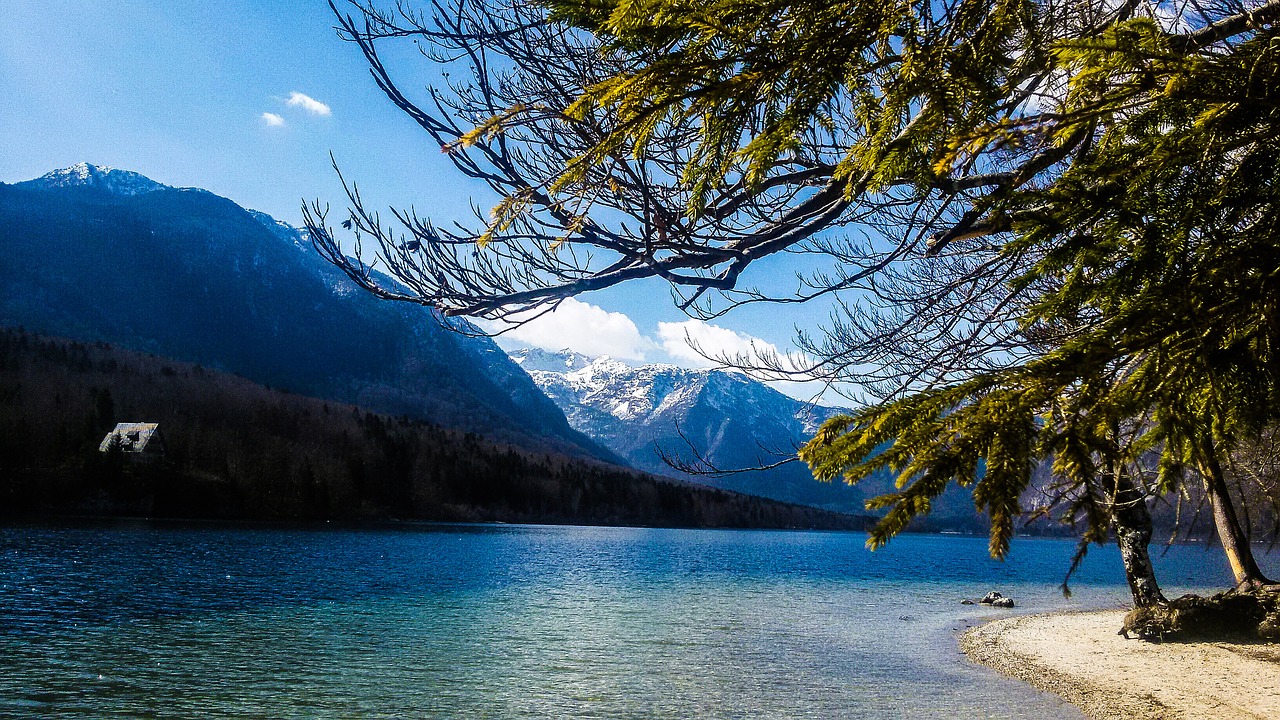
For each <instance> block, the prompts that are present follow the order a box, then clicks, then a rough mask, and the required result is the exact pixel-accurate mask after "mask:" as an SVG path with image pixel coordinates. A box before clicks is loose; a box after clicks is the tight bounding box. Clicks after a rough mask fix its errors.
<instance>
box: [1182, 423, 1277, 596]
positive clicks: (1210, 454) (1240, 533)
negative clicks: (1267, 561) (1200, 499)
mask: <svg viewBox="0 0 1280 720" xmlns="http://www.w3.org/2000/svg"><path fill="white" fill-rule="evenodd" d="M1200 455H1201V458H1200V463H1199V464H1200V474H1201V475H1202V476H1204V486H1205V492H1206V493H1207V494H1208V495H1209V505H1210V507H1212V508H1213V524H1214V527H1215V528H1216V529H1217V531H1218V540H1219V541H1220V542H1221V543H1222V550H1223V552H1225V553H1226V554H1227V562H1229V563H1231V572H1232V573H1233V574H1234V575H1235V578H1236V588H1237V589H1240V590H1257V589H1259V588H1261V587H1263V586H1265V585H1271V584H1273V583H1272V582H1271V581H1270V580H1268V579H1267V578H1266V576H1265V575H1263V574H1262V570H1260V569H1259V568H1258V563H1257V562H1256V561H1255V560H1254V559H1253V548H1251V547H1250V546H1249V536H1248V534H1247V533H1245V531H1244V528H1243V527H1241V525H1240V519H1239V518H1238V517H1237V516H1236V509H1235V505H1233V504H1232V502H1231V496H1230V495H1229V494H1228V493H1227V480H1226V477H1225V476H1224V475H1223V474H1222V466H1221V465H1220V464H1219V463H1218V455H1217V452H1216V450H1215V449H1214V447H1213V442H1212V441H1209V440H1206V441H1205V442H1203V443H1202V444H1201V446H1200Z"/></svg>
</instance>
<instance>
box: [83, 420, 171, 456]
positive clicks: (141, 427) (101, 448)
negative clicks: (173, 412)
mask: <svg viewBox="0 0 1280 720" xmlns="http://www.w3.org/2000/svg"><path fill="white" fill-rule="evenodd" d="M159 429H160V424H159V423H146V422H122V423H118V424H117V425H116V428H115V429H114V430H112V431H111V432H109V433H107V435H106V437H104V438H102V443H101V444H99V445H98V452H107V451H108V450H110V449H111V439H112V438H114V437H119V438H120V449H121V450H123V451H125V452H134V453H140V452H142V451H144V450H146V448H147V443H149V442H151V439H152V438H154V437H155V436H156V432H157V431H159Z"/></svg>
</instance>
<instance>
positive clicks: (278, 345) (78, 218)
mask: <svg viewBox="0 0 1280 720" xmlns="http://www.w3.org/2000/svg"><path fill="white" fill-rule="evenodd" d="M0 323H2V324H5V325H20V326H24V327H26V328H28V329H32V330H37V331H40V332H46V333H52V334H58V335H63V336H67V337H72V338H76V339H84V340H103V341H107V342H112V343H115V344H118V345H121V346H124V347H128V348H132V349H137V350H144V351H147V352H152V353H156V354H158V355H164V356H168V357H174V358H178V359H182V360H188V361H192V362H198V363H203V364H205V365H209V366H213V367H217V368H220V369H224V370H227V371H230V372H234V373H237V374H240V375H243V376H245V377H247V378H250V379H253V380H255V381H258V382H263V383H268V384H270V385H273V386H277V387H281V388H286V389H289V390H293V391H296V392H299V393H303V394H307V395H313V396H317V397H323V398H329V399H334V400H339V401H345V402H353V403H357V404H360V405H362V406H365V407H369V408H371V409H375V410H378V411H381V412H389V413H395V414H401V413H403V414H408V415H411V416H414V417H419V418H423V419H427V420H431V421H434V422H438V423H440V424H442V425H446V426H449V427H457V428H461V429H465V430H471V431H476V432H482V433H486V434H489V435H491V436H493V437H497V438H500V439H505V440H510V441H516V442H520V443H522V444H525V445H530V446H538V447H542V446H546V447H554V448H558V449H562V450H570V451H577V452H586V453H589V454H593V455H597V456H601V457H611V455H610V454H609V453H608V452H607V451H603V450H601V449H600V448H599V446H597V445H596V444H594V443H593V442H591V441H590V440H588V439H586V438H585V437H583V436H582V435H580V434H579V433H577V432H575V431H574V430H573V429H572V428H570V427H569V425H568V423H567V422H566V421H565V419H564V416H563V414H562V413H561V411H560V410H559V409H558V408H557V407H556V406H555V405H554V404H553V403H551V402H550V401H548V400H547V399H546V398H545V397H543V396H542V394H541V393H540V392H539V391H538V390H537V388H536V387H535V386H534V385H533V384H532V383H531V382H530V381H529V380H528V379H527V377H526V376H525V375H524V373H522V372H521V371H520V370H519V369H518V368H516V367H515V366H514V365H513V364H512V363H511V362H510V361H509V360H508V359H507V358H506V357H505V355H504V354H503V353H501V352H500V351H499V350H498V349H497V348H496V346H494V345H493V344H492V342H490V341H488V340H487V339H475V338H467V337H464V336H461V335H459V334H457V333H453V332H449V331H446V330H445V329H443V328H441V327H440V326H439V324H438V322H437V321H436V320H435V319H434V318H433V317H432V316H431V314H430V313H429V312H428V311H426V310H424V309H422V308H416V307H410V306H406V305H402V304H395V303H388V302H384V301H379V300H377V299H375V298H372V297H370V296H368V295H367V294H364V293H362V292H359V291H357V290H355V289H354V288H352V287H351V286H350V285H349V284H348V283H347V281H346V279H345V278H344V277H342V276H341V274H340V273H339V272H338V271H337V270H336V269H334V268H333V267H331V266H330V265H328V264H327V263H325V262H324V261H323V260H321V259H320V258H319V257H318V256H317V255H316V254H315V253H314V252H312V251H311V250H310V248H309V247H308V243H307V242H306V239H305V238H304V237H303V236H302V235H301V234H300V233H299V232H298V231H297V230H295V229H293V228H291V227H289V226H287V225H284V224H282V223H277V222H275V221H274V220H273V219H271V218H270V217H269V216H266V215H263V214H261V213H250V212H249V211H246V210H244V209H243V208H241V207H240V206H238V205H236V204H235V203H233V202H232V201H230V200H227V199H226V198H222V197H219V196H217V195H214V194H212V193H209V192H207V191H204V190H198V189H190V188H187V189H179V188H171V187H168V186H164V185H160V184H158V183H154V182H152V181H150V180H147V179H146V178H144V177H142V176H140V175H137V174H136V173H127V172H123V171H118V170H109V169H104V168H96V167H93V166H77V167H75V168H70V169H67V170H65V171H57V172H54V173H50V174H49V175H46V176H44V177H43V178H39V179H37V180H34V181H28V182H25V183H18V184H16V185H3V184H0Z"/></svg>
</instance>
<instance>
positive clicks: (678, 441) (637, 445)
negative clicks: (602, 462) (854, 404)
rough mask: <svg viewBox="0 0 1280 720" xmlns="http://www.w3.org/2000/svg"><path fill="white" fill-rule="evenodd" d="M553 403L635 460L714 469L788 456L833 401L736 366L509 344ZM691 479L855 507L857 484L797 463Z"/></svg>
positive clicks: (652, 466) (645, 465)
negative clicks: (793, 392) (668, 458)
mask: <svg viewBox="0 0 1280 720" xmlns="http://www.w3.org/2000/svg"><path fill="white" fill-rule="evenodd" d="M510 355H511V357H512V359H513V360H515V361H516V363H517V364H519V365H520V366H521V367H522V368H524V370H525V371H526V372H528V373H529V376H530V377H532V378H533V381H534V382H535V383H537V384H538V387H540V388H541V389H542V391H543V392H544V393H546V394H547V396H548V397H550V398H551V399H552V400H554V401H555V402H556V404H557V405H559V406H560V409H561V410H563V411H564V413H565V416H566V417H568V418H569V424H570V425H572V426H573V427H574V429H576V430H579V431H580V432H582V433H584V434H585V435H587V436H588V437H590V438H592V439H594V440H596V441H597V442H600V443H601V444H603V445H604V446H605V447H608V448H609V449H610V450H613V451H614V452H616V453H618V454H619V455H621V456H623V457H624V458H626V459H627V460H629V461H631V462H632V463H633V464H634V465H636V466H637V467H639V468H642V469H645V470H650V471H653V472H659V473H665V474H668V475H677V476H679V475H680V473H679V472H678V471H676V470H674V469H673V468H672V467H671V466H670V465H669V464H667V463H666V462H665V461H664V460H663V458H662V454H663V453H664V452H665V453H666V454H668V455H673V456H679V457H681V458H683V459H685V460H694V459H695V458H696V457H698V456H700V457H702V458H703V459H705V460H706V461H707V462H708V463H710V464H711V465H714V466H715V467H717V468H720V469H737V468H750V467H759V466H762V465H767V464H770V463H774V462H777V461H778V460H779V459H781V458H783V457H785V456H787V455H793V454H794V453H795V450H796V448H797V447H798V446H799V445H800V444H801V443H803V442H805V441H806V440H808V439H809V437H811V436H812V434H813V432H814V431H815V430H817V428H818V426H819V425H820V424H821V423H822V422H823V421H825V420H827V419H828V418H830V417H832V416H833V415H836V414H838V413H839V412H840V410H838V409H836V408H829V407H821V406H818V407H814V406H812V405H809V404H806V403H804V402H801V401H799V400H796V399H794V398H791V397H788V396H786V395H783V394H782V393H780V392H778V391H777V390H774V389H773V388H771V387H769V386H768V385H765V384H764V383H761V382H758V381H756V380H753V379H751V378H749V377H747V376H746V375H744V374H742V373H739V372H732V371H725V370H709V369H689V368H681V367H677V366H675V365H641V366H638V367H637V366H631V365H628V364H626V363H623V362H621V361H618V360H613V359H610V358H607V357H603V358H596V359H590V358H587V357H585V356H583V355H579V354H575V353H572V352H570V351H567V350H566V351H561V352H547V351H545V350H536V349H524V350H519V351H515V352H512V353H510ZM690 479H693V480H695V481H696V482H701V483H707V484H713V485H716V486H718V487H722V488H725V489H728V490H736V491H739V492H747V493H751V494H755V495H763V496H765V497H771V498H775V499H779V500H785V501H789V502H798V503H804V504H807V505H817V506H822V507H827V508H831V509H838V510H843V511H849V512H862V511H863V506H862V502H863V492H861V491H860V490H859V489H856V488H850V487H847V486H845V485H842V484H834V485H831V484H824V483H819V482H817V481H816V480H814V479H813V476H812V475H811V474H810V472H809V469H808V468H807V467H806V466H805V465H804V464H803V463H800V462H791V463H788V464H786V465H782V466H781V467H777V468H773V469H771V470H767V471H759V472H751V473H742V474H735V475H729V476H726V477H720V478H710V477H706V476H695V477H691V478H690Z"/></svg>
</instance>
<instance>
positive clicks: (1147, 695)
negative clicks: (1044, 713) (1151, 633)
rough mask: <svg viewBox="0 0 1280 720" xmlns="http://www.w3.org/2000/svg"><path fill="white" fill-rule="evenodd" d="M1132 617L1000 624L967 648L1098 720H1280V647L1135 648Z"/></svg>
mask: <svg viewBox="0 0 1280 720" xmlns="http://www.w3.org/2000/svg"><path fill="white" fill-rule="evenodd" d="M1124 614H1125V611H1124V610H1102V611H1088V612H1061V613H1045V614H1039V615H1021V616H1018V617H1012V618H1005V619H1002V620H994V621H992V622H988V623H986V624H984V625H980V626H978V627H974V628H971V629H969V630H967V631H965V632H964V633H963V634H961V636H960V638H959V643H960V649H961V650H962V651H963V652H964V654H965V655H966V656H967V657H968V658H969V660H970V661H971V662H974V663H977V664H979V665H984V666H986V667H989V668H992V669H994V670H996V671H997V672H999V673H1001V674H1003V675H1006V676H1009V677H1012V678H1015V679H1018V680H1021V681H1023V682H1026V683H1027V684H1029V685H1031V686H1033V687H1035V688H1037V689H1039V690H1043V691H1045V692H1049V693H1053V694H1054V695H1057V696H1059V697H1061V698H1063V699H1064V700H1066V701H1067V702H1069V703H1071V704H1072V705H1075V706H1076V707H1078V708H1080V709H1081V710H1082V711H1083V712H1084V713H1085V714H1086V715H1088V716H1089V717H1090V718H1094V719H1095V720H1113V719H1114V720H1122V719H1124V720H1129V719H1132V720H1199V719H1207V718H1224V719H1225V718H1231V719H1236V718H1239V719H1241V720H1244V719H1246V718H1249V719H1262V720H1280V646H1277V645H1268V644H1264V643H1258V644H1242V643H1221V642H1212V643H1211V642H1167V643H1147V642H1143V641H1141V640H1137V639H1133V640H1126V639H1125V638H1124V637H1122V636H1121V635H1118V634H1117V631H1118V630H1119V628H1120V625H1121V620H1122V619H1123V617H1124Z"/></svg>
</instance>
